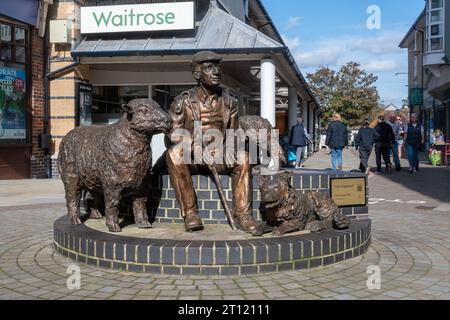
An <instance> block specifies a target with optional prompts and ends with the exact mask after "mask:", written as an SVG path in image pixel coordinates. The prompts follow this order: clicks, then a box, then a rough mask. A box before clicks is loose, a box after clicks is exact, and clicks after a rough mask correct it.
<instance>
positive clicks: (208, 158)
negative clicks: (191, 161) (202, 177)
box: [203, 150, 216, 167]
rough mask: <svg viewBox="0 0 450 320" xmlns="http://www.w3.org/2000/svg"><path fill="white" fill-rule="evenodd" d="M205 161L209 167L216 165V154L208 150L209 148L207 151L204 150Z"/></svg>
mask: <svg viewBox="0 0 450 320" xmlns="http://www.w3.org/2000/svg"><path fill="white" fill-rule="evenodd" d="M203 162H204V163H205V164H206V165H207V166H208V167H214V165H215V164H216V162H215V160H214V156H213V155H212V154H211V153H210V152H208V151H207V150H205V152H203Z"/></svg>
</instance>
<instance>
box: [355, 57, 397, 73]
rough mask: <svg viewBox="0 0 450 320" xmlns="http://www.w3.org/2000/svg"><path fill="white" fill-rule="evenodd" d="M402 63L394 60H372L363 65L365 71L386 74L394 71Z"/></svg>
mask: <svg viewBox="0 0 450 320" xmlns="http://www.w3.org/2000/svg"><path fill="white" fill-rule="evenodd" d="M399 65H400V63H399V62H398V61H396V60H393V59H387V60H371V61H369V62H368V63H365V64H364V65H363V67H364V69H366V70H367V71H370V72H386V71H394V70H396V69H397V68H398V67H399Z"/></svg>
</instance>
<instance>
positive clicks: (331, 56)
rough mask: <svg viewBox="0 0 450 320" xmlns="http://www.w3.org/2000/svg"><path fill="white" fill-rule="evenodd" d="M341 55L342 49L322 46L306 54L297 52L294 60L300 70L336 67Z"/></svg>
mask: <svg viewBox="0 0 450 320" xmlns="http://www.w3.org/2000/svg"><path fill="white" fill-rule="evenodd" d="M341 55H342V48H340V47H338V46H324V47H319V48H317V49H314V50H312V51H308V52H301V51H300V52H298V53H296V54H295V59H296V61H297V63H298V65H299V66H300V67H301V68H311V67H321V66H330V67H331V66H336V64H337V62H338V59H339V58H340V57H341Z"/></svg>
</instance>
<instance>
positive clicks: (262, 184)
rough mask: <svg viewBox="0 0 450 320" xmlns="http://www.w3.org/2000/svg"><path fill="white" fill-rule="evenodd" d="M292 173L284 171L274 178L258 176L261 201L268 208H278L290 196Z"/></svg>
mask: <svg viewBox="0 0 450 320" xmlns="http://www.w3.org/2000/svg"><path fill="white" fill-rule="evenodd" d="M291 176H292V172H289V171H282V172H279V173H277V174H276V175H273V176H261V175H260V176H258V178H257V181H258V186H259V190H260V192H261V201H262V202H263V203H264V205H265V206H266V208H268V209H270V208H274V207H277V206H278V204H279V203H280V201H281V200H282V199H285V198H286V197H287V196H288V195H289V188H290V184H291Z"/></svg>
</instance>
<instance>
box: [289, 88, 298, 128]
mask: <svg viewBox="0 0 450 320" xmlns="http://www.w3.org/2000/svg"><path fill="white" fill-rule="evenodd" d="M288 92H289V102H288V132H291V129H292V127H293V126H295V125H296V124H297V113H298V102H297V90H295V88H289V91H288Z"/></svg>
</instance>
